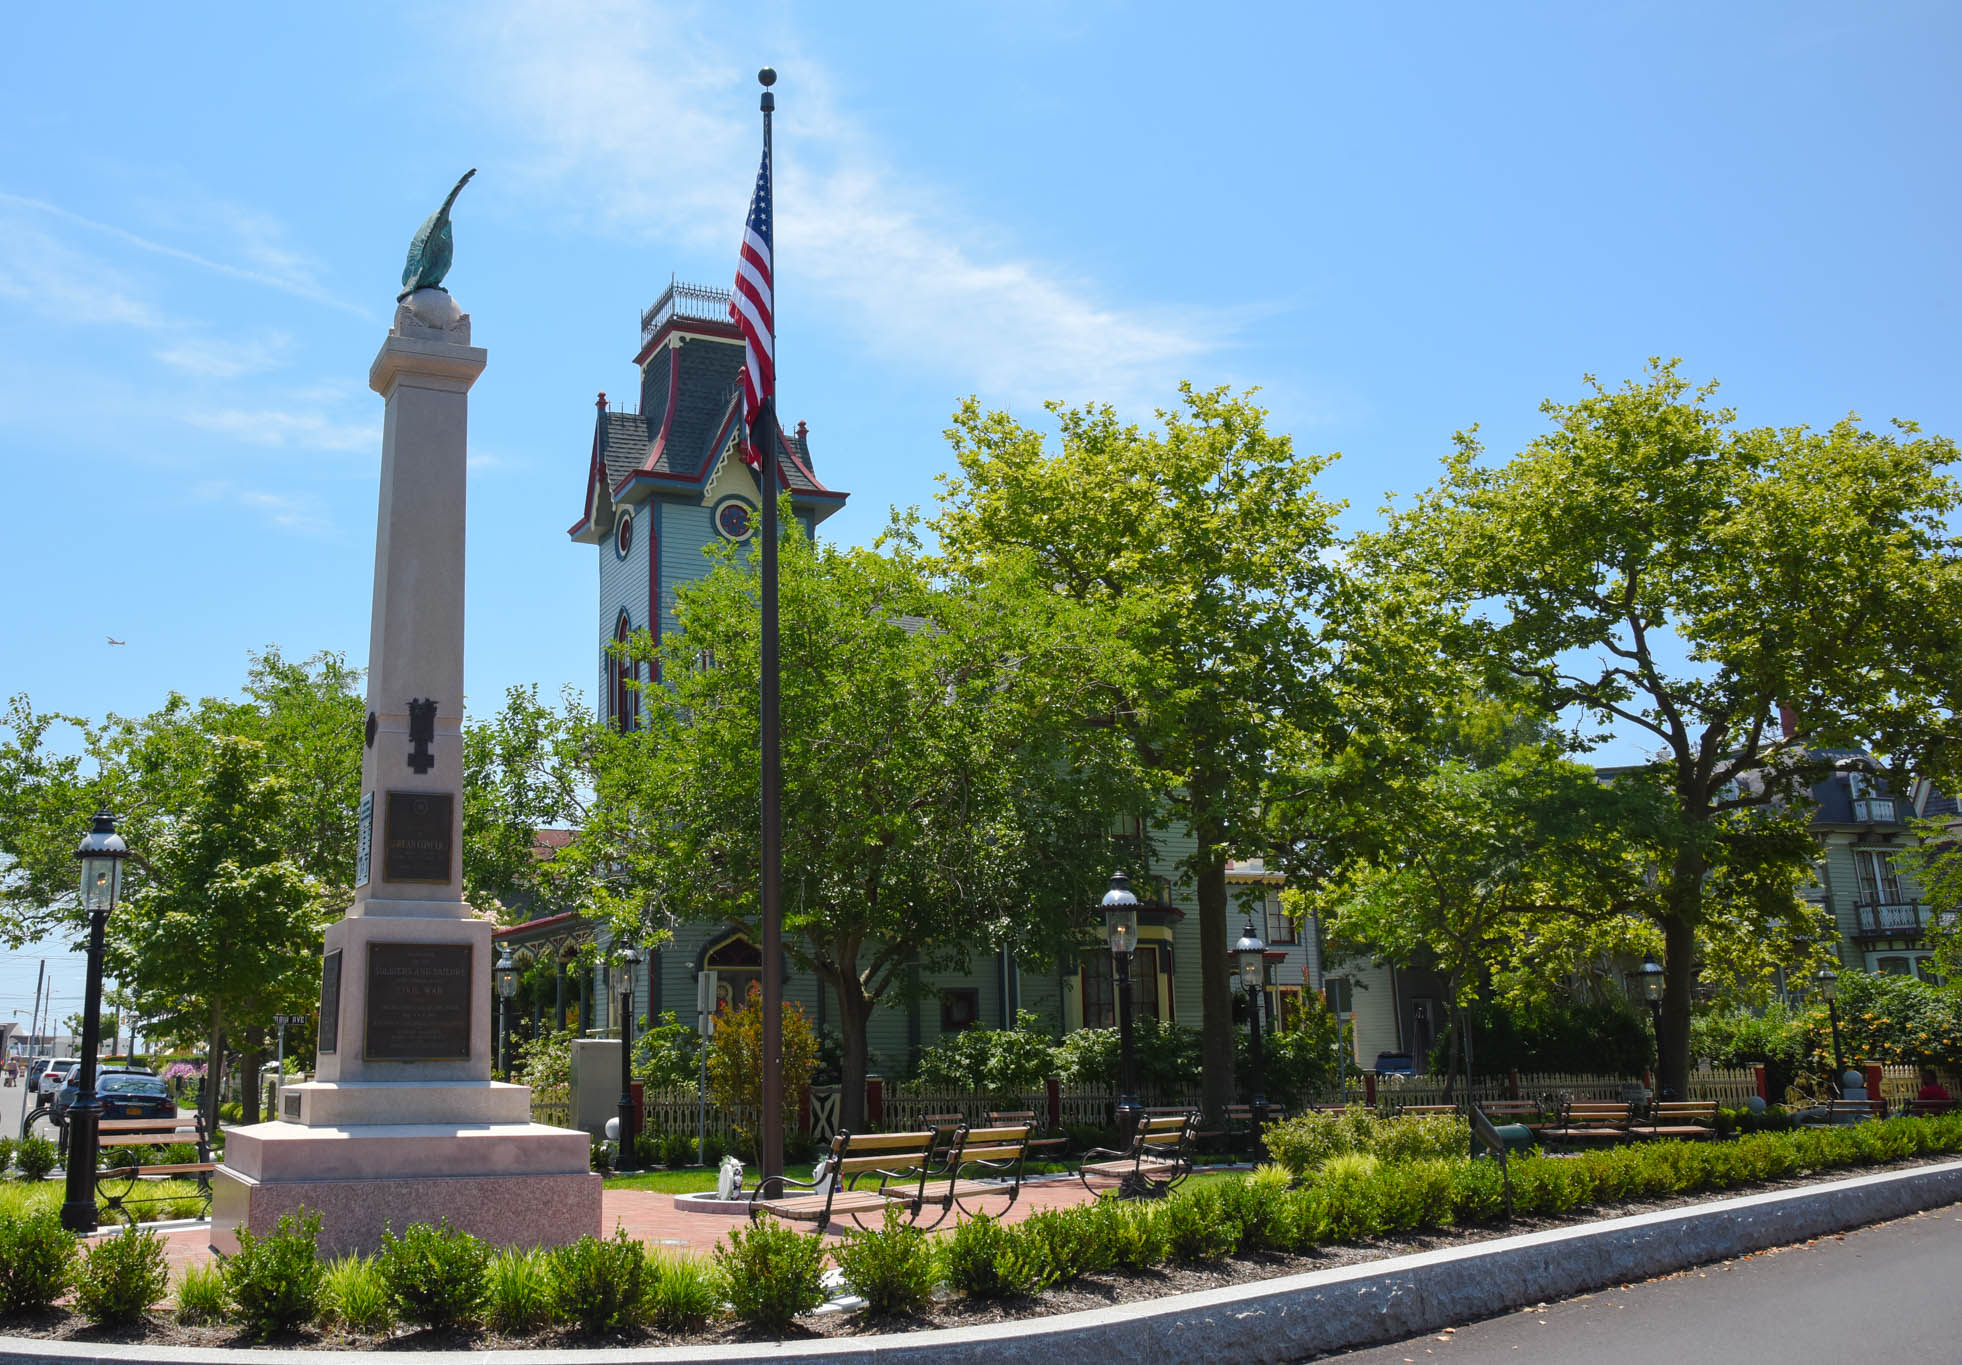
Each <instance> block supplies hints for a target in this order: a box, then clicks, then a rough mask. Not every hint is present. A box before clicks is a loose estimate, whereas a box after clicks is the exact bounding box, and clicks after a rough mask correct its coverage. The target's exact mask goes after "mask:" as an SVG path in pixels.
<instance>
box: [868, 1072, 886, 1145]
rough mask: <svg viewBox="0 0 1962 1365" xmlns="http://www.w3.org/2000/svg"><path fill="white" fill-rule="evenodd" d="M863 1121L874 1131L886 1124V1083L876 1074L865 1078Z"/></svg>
mask: <svg viewBox="0 0 1962 1365" xmlns="http://www.w3.org/2000/svg"><path fill="white" fill-rule="evenodd" d="M865 1122H866V1123H867V1124H868V1125H869V1126H870V1127H871V1128H872V1130H873V1131H874V1132H877V1131H878V1130H879V1129H881V1128H883V1127H885V1125H886V1083H885V1081H883V1080H882V1079H880V1078H879V1077H877V1076H867V1077H866V1078H865Z"/></svg>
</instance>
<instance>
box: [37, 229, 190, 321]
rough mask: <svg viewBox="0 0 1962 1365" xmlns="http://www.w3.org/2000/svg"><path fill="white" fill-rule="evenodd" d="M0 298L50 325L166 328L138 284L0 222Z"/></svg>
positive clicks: (42, 236) (53, 241)
mask: <svg viewBox="0 0 1962 1365" xmlns="http://www.w3.org/2000/svg"><path fill="white" fill-rule="evenodd" d="M0 298H5V299H11V300H13V301H14V302H15V303H17V304H19V305H20V306H21V307H22V308H24V309H26V310H28V311H29V312H32V313H35V314H37V315H39V316H40V317H42V318H44V319H46V320H48V321H50V322H54V323H66V324H82V325H86V326H101V327H129V328H136V329H138V330H141V331H157V330H160V329H163V328H165V327H167V326H169V325H170V324H169V322H168V320H167V319H166V318H165V317H164V316H163V314H162V313H160V312H158V311H157V309H156V307H155V306H154V305H153V304H151V303H150V302H149V301H148V300H146V299H144V298H143V297H142V290H141V287H140V286H139V285H137V284H136V283H135V282H134V281H132V280H131V279H129V278H128V277H127V276H126V275H125V274H123V273H122V272H121V271H118V270H116V269H115V268H113V267H112V266H109V265H108V264H107V263H105V262H103V261H100V260H98V259H96V258H95V257H93V256H90V255H89V254H88V253H86V252H82V251H78V250H76V249H75V248H74V247H72V246H70V245H69V244H68V243H67V242H64V241H62V240H61V239H60V238H58V237H56V236H54V235H53V234H52V233H49V232H45V231H43V230H41V229H40V228H38V227H36V226H34V225H33V224H31V223H26V222H22V221H19V220H18V219H13V218H6V217H0Z"/></svg>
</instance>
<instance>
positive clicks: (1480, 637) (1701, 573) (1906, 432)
mask: <svg viewBox="0 0 1962 1365" xmlns="http://www.w3.org/2000/svg"><path fill="white" fill-rule="evenodd" d="M1587 382H1588V384H1589V386H1590V389H1591V392H1589V393H1588V394H1587V395H1586V396H1585V397H1583V398H1582V399H1581V400H1580V401H1579V402H1576V403H1571V404H1563V403H1557V402H1552V401H1549V402H1548V403H1546V404H1544V405H1543V407H1542V411H1543V412H1544V413H1545V414H1546V415H1547V417H1548V419H1549V421H1550V423H1551V429H1550V430H1548V431H1547V432H1546V433H1544V434H1543V435H1541V436H1539V437H1537V438H1535V439H1534V440H1533V441H1532V442H1531V444H1529V445H1528V446H1527V447H1526V449H1525V450H1523V451H1521V452H1520V453H1519V454H1518V455H1516V456H1514V457H1513V458H1512V459H1510V460H1508V461H1505V462H1503V463H1499V464H1490V463H1487V462H1485V461H1484V459H1483V451H1482V449H1481V447H1480V445H1479V443H1478V441H1477V440H1476V439H1475V437H1474V435H1472V434H1470V433H1461V434H1460V435H1459V437H1458V449H1457V452H1456V454H1455V455H1453V456H1452V457H1451V458H1450V459H1449V460H1448V461H1447V467H1446V470H1445V475H1444V478H1443V479H1442V481H1441V482H1440V483H1439V484H1438V485H1437V486H1436V487H1435V488H1433V489H1431V490H1430V491H1428V492H1427V493H1425V494H1424V495H1423V496H1422V497H1420V498H1419V499H1418V500H1417V501H1416V503H1415V504H1414V505H1413V506H1411V507H1410V508H1409V509H1408V510H1405V511H1402V512H1400V513H1395V514H1393V515H1392V516H1391V517H1390V518H1389V521H1388V524H1387V526H1386V529H1385V530H1384V532H1383V533H1382V534H1381V536H1380V537H1371V538H1365V543H1364V545H1363V547H1362V551H1363V553H1364V554H1366V555H1369V556H1372V557H1373V558H1374V559H1376V560H1377V561H1379V562H1381V563H1384V564H1386V565H1389V566H1392V567H1393V568H1394V570H1395V571H1396V574H1397V581H1398V582H1399V583H1400V584H1401V585H1402V586H1403V587H1404V588H1405V589H1406V590H1408V591H1412V592H1422V593H1426V594H1428V595H1429V596H1430V597H1431V598H1432V599H1433V600H1434V601H1436V602H1437V603H1439V604H1440V605H1442V606H1444V607H1447V608H1449V609H1451V610H1452V611H1454V612H1455V613H1456V615H1455V624H1454V629H1453V630H1452V631H1451V632H1450V633H1449V634H1448V635H1447V636H1445V637H1444V638H1443V639H1442V640H1441V641H1440V643H1441V644H1442V645H1444V646H1445V647H1446V648H1449V649H1454V650H1458V651H1462V657H1466V658H1475V659H1479V660H1482V661H1484V662H1486V663H1487V664H1489V665H1490V666H1491V668H1492V669H1493V670H1494V672H1495V673H1496V674H1498V675H1501V676H1505V677H1508V678H1510V679H1515V680H1519V681H1522V682H1525V683H1527V684H1529V685H1530V686H1531V687H1532V688H1533V689H1534V690H1535V692H1536V693H1537V695H1538V699H1539V702H1540V704H1541V705H1542V706H1543V707H1544V708H1545V709H1546V710H1547V711H1548V712H1549V713H1560V712H1567V711H1569V710H1571V711H1573V712H1575V713H1579V714H1583V715H1588V716H1591V717H1593V718H1594V719H1596V720H1597V721H1599V722H1600V723H1604V724H1618V725H1620V726H1622V727H1625V728H1626V729H1627V731H1629V732H1631V733H1634V734H1638V735H1641V736H1643V737H1645V738H1646V739H1647V740H1648V741H1649V742H1650V743H1652V744H1653V745H1655V746H1656V749H1655V757H1654V758H1653V759H1652V760H1650V761H1649V762H1648V763H1647V764H1645V765H1642V766H1641V769H1640V771H1638V772H1631V773H1629V774H1628V775H1626V776H1625V777H1624V778H1623V779H1622V780H1623V781H1624V782H1627V783H1630V784H1636V783H1640V784H1643V785H1644V786H1645V787H1646V789H1647V792H1648V794H1649V795H1650V796H1651V797H1652V798H1653V799H1654V801H1655V802H1656V803H1657V806H1658V808H1659V810H1660V811H1661V812H1662V813H1664V814H1666V816H1667V817H1668V818H1667V819H1666V820H1663V821H1661V822H1659V824H1658V826H1657V828H1656V832H1655V838H1656V858H1655V860H1654V862H1653V864H1652V865H1651V866H1650V867H1648V868H1647V869H1646V874H1647V881H1646V882H1645V886H1646V889H1647V891H1648V894H1646V895H1644V896H1640V897H1638V898H1637V899H1638V900H1640V901H1641V905H1640V906H1639V907H1638V908H1639V910H1640V912H1641V913H1644V914H1646V915H1647V916H1648V917H1649V918H1651V919H1652V920H1653V921H1654V922H1655V924H1656V926H1657V928H1658V929H1660V931H1661V934H1662V938H1663V942H1664V958H1663V965H1664V968H1665V996H1664V1002H1663V1016H1662V1035H1663V1036H1662V1043H1663V1047H1662V1052H1663V1064H1662V1068H1661V1083H1662V1085H1663V1086H1664V1087H1665V1088H1673V1089H1676V1090H1677V1091H1678V1092H1679V1093H1681V1091H1682V1087H1683V1085H1684V1083H1685V1081H1686V1080H1687V1071H1688V1057H1689V1023H1690V999H1691V988H1692V984H1693V982H1694V979H1695V973H1696V970H1697V966H1698V961H1699V942H1700V936H1702V935H1703V934H1704V932H1705V929H1706V926H1710V927H1715V926H1717V925H1719V924H1722V925H1727V926H1729V927H1730V929H1731V931H1732V933H1733V936H1734V937H1737V938H1744V937H1748V936H1750V935H1752V934H1754V933H1756V932H1758V930H1760V929H1763V928H1766V927H1768V926H1774V925H1776V924H1783V923H1786V922H1788V921H1789V920H1790V919H1791V918H1792V917H1793V916H1794V915H1795V914H1796V913H1797V910H1796V897H1795V895H1794V888H1795V886H1796V884H1797V882H1798V880H1799V878H1800V877H1802V876H1803V875H1804V865H1805V864H1806V862H1807V861H1809V859H1810V857H1811V856H1813V851H1812V849H1811V847H1810V845H1809V843H1808V841H1806V840H1805V839H1804V838H1802V837H1799V835H1800V833H1801V832H1802V831H1801V828H1800V827H1801V826H1802V824H1803V818H1802V809H1801V808H1802V806H1803V802H1804V799H1805V792H1806V790H1807V789H1808V787H1809V785H1810V782H1811V780H1813V779H1814V778H1815V777H1816V776H1817V775H1818V774H1819V771H1820V764H1821V763H1822V762H1823V761H1824V755H1823V754H1822V751H1823V750H1826V749H1831V748H1842V749H1845V748H1862V749H1867V750H1870V751H1872V752H1876V753H1879V754H1882V755H1884V756H1885V757H1886V759H1887V761H1888V762H1889V764H1890V765H1891V766H1892V767H1893V768H1894V769H1895V770H1896V771H1897V772H1907V771H1918V772H1922V773H1926V774H1929V775H1933V776H1936V777H1938V778H1943V779H1952V777H1953V775H1954V770H1955V768H1956V766H1957V764H1956V757H1957V754H1958V751H1959V750H1958V739H1962V731H1958V729H1957V727H1956V723H1955V720H1954V713H1955V703H1956V700H1957V695H1958V692H1959V691H1962V667H1959V666H1958V665H1962V635H1958V633H1957V632H1956V630H1955V629H1954V622H1955V621H1956V619H1957V617H1958V610H1959V609H1962V558H1959V557H1958V554H1957V548H1958V546H1957V541H1956V538H1955V537H1954V536H1953V535H1952V534H1951V532H1950V530H1949V526H1948V523H1949V520H1950V518H1951V517H1952V515H1953V513H1954V511H1955V509H1956V506H1957V501H1958V499H1957V493H1958V487H1957V485H1956V483H1955V481H1954V480H1953V479H1951V478H1950V477H1948V476H1947V475H1946V474H1945V473H1944V472H1943V471H1944V468H1945V467H1946V466H1947V465H1948V464H1950V463H1951V462H1952V461H1953V459H1954V455H1955V450H1954V446H1953V444H1952V443H1951V442H1950V441H1948V440H1946V439H1944V438H1940V437H1930V436H1923V435H1921V434H1920V432H1919V431H1918V429H1917V428H1916V427H1915V426H1914V425H1913V424H1912V423H1897V424H1896V429H1895V431H1893V432H1892V433H1887V434H1880V433H1874V432H1870V431H1867V430H1864V429H1862V428H1861V427H1860V426H1859V425H1858V423H1857V419H1854V418H1848V419H1847V420H1845V421H1842V422H1839V423H1837V424H1835V425H1834V426H1832V427H1831V428H1829V429H1827V430H1825V431H1813V430H1810V429H1807V428H1805V427H1788V428H1777V429H1774V428H1756V429H1749V430H1745V429H1739V428H1737V427H1736V425H1735V415H1734V414H1733V413H1732V412H1730V411H1729V410H1727V409H1720V408H1715V407H1713V406H1711V398H1712V395H1713V394H1714V391H1715V386H1714V385H1705V386H1703V387H1701V388H1694V389H1693V388H1692V386H1691V385H1690V383H1689V381H1687V380H1686V379H1684V378H1683V377H1682V376H1681V375H1680V374H1679V373H1678V372H1677V366H1676V363H1675V362H1673V361H1672V362H1669V363H1666V364H1665V363H1662V362H1654V363H1652V365H1651V368H1650V371H1649V373H1648V374H1647V375H1646V376H1645V377H1644V378H1643V379H1642V380H1640V381H1636V382H1631V383H1629V384H1626V385H1624V386H1623V387H1622V388H1620V389H1614V390H1610V389H1607V388H1604V387H1602V386H1601V385H1599V384H1598V383H1595V382H1594V381H1593V380H1592V379H1591V378H1590V379H1589V380H1588V381H1587ZM1780 703H1784V704H1786V705H1787V706H1788V707H1789V708H1790V709H1791V710H1792V712H1793V713H1794V714H1795V716H1796V720H1797V728H1796V730H1795V731H1794V732H1793V733H1791V734H1785V733H1782V732H1781V728H1780V727H1779V725H1778V724H1777V723H1776V719H1775V718H1776V716H1777V712H1778V707H1779V705H1780ZM1781 809H1782V810H1783V811H1785V812H1787V814H1786V815H1785V816H1782V817H1781V816H1780V815H1779V814H1778V813H1777V812H1779V811H1780V810H1781Z"/></svg>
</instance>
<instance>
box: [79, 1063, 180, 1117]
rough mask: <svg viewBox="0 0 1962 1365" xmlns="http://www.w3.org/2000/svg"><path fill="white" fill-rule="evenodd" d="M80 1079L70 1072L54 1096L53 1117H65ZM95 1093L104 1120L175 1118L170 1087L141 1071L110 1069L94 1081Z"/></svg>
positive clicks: (175, 1112)
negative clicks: (61, 1115)
mask: <svg viewBox="0 0 1962 1365" xmlns="http://www.w3.org/2000/svg"><path fill="white" fill-rule="evenodd" d="M81 1079H82V1076H81V1073H80V1072H79V1071H76V1072H71V1073H70V1074H69V1077H68V1079H67V1080H65V1081H63V1082H62V1084H61V1090H60V1091H59V1092H58V1093H57V1094H56V1095H55V1113H57V1114H65V1113H67V1112H68V1107H69V1106H70V1105H72V1104H74V1103H75V1099H76V1096H77V1095H79V1094H80V1093H81V1085H80V1082H81ZM95 1093H96V1094H97V1095H98V1096H100V1097H101V1100H102V1117H104V1118H106V1119H147V1118H165V1119H174V1118H176V1117H177V1101H176V1100H174V1099H172V1098H171V1097H170V1087H169V1086H167V1085H165V1084H164V1083H163V1082H162V1081H161V1080H159V1079H157V1077H156V1076H154V1075H152V1074H151V1073H150V1072H148V1071H145V1070H144V1069H143V1068H141V1067H121V1066H112V1067H108V1068H106V1069H104V1071H103V1072H102V1074H101V1075H99V1076H97V1077H96V1081H95Z"/></svg>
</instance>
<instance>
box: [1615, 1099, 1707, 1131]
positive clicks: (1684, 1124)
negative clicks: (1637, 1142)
mask: <svg viewBox="0 0 1962 1365" xmlns="http://www.w3.org/2000/svg"><path fill="white" fill-rule="evenodd" d="M1628 1135H1629V1136H1630V1137H1637V1138H1650V1139H1653V1138H1711V1137H1715V1136H1716V1135H1717V1102H1716V1101H1715V1100H1657V1101H1656V1102H1655V1104H1654V1105H1653V1106H1651V1108H1650V1110H1649V1118H1648V1122H1646V1123H1641V1122H1637V1123H1632V1124H1630V1125H1629V1128H1628Z"/></svg>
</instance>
